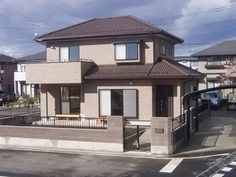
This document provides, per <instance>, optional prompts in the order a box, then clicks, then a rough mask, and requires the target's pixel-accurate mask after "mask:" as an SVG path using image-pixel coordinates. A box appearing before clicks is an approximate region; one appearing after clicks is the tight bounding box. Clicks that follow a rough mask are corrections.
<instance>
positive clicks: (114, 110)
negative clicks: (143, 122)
mask: <svg viewBox="0 0 236 177" xmlns="http://www.w3.org/2000/svg"><path fill="white" fill-rule="evenodd" d="M137 96H138V95H137V90H133V89H132V90H131V89H130V90H128V89H125V90H122V89H112V90H99V112H100V116H124V117H133V118H136V117H137Z"/></svg>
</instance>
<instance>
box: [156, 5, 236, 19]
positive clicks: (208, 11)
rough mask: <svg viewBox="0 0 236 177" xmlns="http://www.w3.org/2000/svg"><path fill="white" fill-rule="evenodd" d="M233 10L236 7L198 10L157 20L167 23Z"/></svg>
mask: <svg viewBox="0 0 236 177" xmlns="http://www.w3.org/2000/svg"><path fill="white" fill-rule="evenodd" d="M232 4H235V3H232ZM233 8H236V5H231V6H226V7H217V8H212V9H207V10H196V11H192V12H189V13H185V14H176V15H172V16H167V17H161V18H157V20H160V21H166V20H171V19H176V18H180V17H189V16H193V15H198V14H199V13H203V12H206V13H214V12H221V11H224V10H227V9H233Z"/></svg>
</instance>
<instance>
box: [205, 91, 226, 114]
mask: <svg viewBox="0 0 236 177" xmlns="http://www.w3.org/2000/svg"><path fill="white" fill-rule="evenodd" d="M202 99H203V100H209V101H210V104H211V107H213V108H217V109H219V108H221V107H222V105H223V101H224V100H223V96H222V92H221V91H220V90H215V91H210V92H206V93H204V96H203V98H202Z"/></svg>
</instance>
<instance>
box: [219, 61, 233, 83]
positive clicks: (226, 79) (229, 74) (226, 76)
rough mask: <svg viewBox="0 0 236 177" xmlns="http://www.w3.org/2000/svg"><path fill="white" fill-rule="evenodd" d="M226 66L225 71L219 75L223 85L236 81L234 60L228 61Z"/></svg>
mask: <svg viewBox="0 0 236 177" xmlns="http://www.w3.org/2000/svg"><path fill="white" fill-rule="evenodd" d="M224 66H225V73H223V74H221V75H220V76H219V80H220V81H221V83H222V84H223V85H226V84H234V83H236V65H235V63H234V62H233V61H230V62H228V63H227V64H225V65H224Z"/></svg>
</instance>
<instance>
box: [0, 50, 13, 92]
mask: <svg viewBox="0 0 236 177" xmlns="http://www.w3.org/2000/svg"><path fill="white" fill-rule="evenodd" d="M15 70H16V63H15V59H14V58H12V57H9V56H6V55H3V54H0V90H1V91H4V92H6V93H14V71H15Z"/></svg>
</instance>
